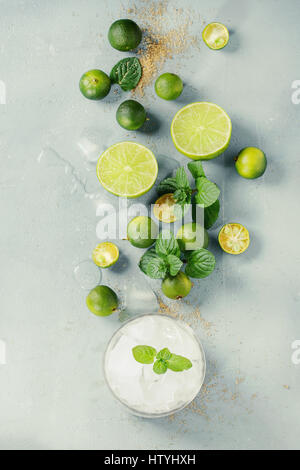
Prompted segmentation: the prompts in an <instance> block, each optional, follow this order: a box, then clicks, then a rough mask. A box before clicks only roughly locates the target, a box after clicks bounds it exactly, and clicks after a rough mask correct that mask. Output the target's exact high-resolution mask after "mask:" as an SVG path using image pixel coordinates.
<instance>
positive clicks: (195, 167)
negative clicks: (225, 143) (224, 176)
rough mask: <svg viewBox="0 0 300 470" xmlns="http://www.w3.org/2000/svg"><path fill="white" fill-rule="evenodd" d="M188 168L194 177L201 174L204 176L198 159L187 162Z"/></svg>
mask: <svg viewBox="0 0 300 470" xmlns="http://www.w3.org/2000/svg"><path fill="white" fill-rule="evenodd" d="M188 169H189V170H190V172H191V173H192V175H193V177H194V179H197V178H200V177H201V176H205V173H204V170H203V166H202V163H201V162H199V161H198V162H190V163H188Z"/></svg>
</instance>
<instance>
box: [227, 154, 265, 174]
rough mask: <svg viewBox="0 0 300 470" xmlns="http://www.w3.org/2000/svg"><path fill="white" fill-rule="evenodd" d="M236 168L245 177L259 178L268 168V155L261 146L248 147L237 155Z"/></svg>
mask: <svg viewBox="0 0 300 470" xmlns="http://www.w3.org/2000/svg"><path fill="white" fill-rule="evenodd" d="M235 168H236V171H237V172H238V174H239V175H240V176H242V177H243V178H247V179H255V178H259V177H260V176H262V175H263V174H264V172H265V171H266V168H267V158H266V155H265V154H264V152H263V151H262V150H260V149H259V148H256V147H246V148H244V149H243V150H241V151H240V153H239V154H238V156H237V157H236V159H235Z"/></svg>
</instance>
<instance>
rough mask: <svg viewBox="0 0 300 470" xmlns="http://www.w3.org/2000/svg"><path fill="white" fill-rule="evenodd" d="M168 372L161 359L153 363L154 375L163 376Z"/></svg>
mask: <svg viewBox="0 0 300 470" xmlns="http://www.w3.org/2000/svg"><path fill="white" fill-rule="evenodd" d="M167 370H168V366H167V364H166V362H165V361H163V360H162V359H159V360H158V361H155V362H154V364H153V371H154V372H155V373H156V374H159V375H161V374H165V373H166V372H167Z"/></svg>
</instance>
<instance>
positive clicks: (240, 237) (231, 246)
mask: <svg viewBox="0 0 300 470" xmlns="http://www.w3.org/2000/svg"><path fill="white" fill-rule="evenodd" d="M218 240H219V243H220V246H221V248H222V250H224V251H225V252H226V253H229V254H231V255H240V254H241V253H243V252H244V251H246V250H247V248H248V246H249V244H250V236H249V232H248V230H247V229H246V227H244V226H243V225H241V224H236V223H234V224H226V225H224V226H223V227H222V228H221V230H220V233H219V236H218Z"/></svg>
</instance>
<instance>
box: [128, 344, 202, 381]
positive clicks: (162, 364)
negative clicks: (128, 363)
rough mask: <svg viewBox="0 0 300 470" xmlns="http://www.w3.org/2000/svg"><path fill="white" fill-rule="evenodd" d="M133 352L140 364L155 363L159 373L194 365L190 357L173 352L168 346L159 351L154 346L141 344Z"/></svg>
mask: <svg viewBox="0 0 300 470" xmlns="http://www.w3.org/2000/svg"><path fill="white" fill-rule="evenodd" d="M132 354H133V357H134V359H135V360H136V361H137V362H139V363H140V364H153V371H154V372H155V373H156V374H158V375H162V374H165V373H166V372H167V370H168V369H170V370H172V371H173V372H182V371H184V370H188V369H190V368H191V367H192V366H193V364H192V363H191V361H190V360H189V359H187V358H186V357H184V356H179V355H178V354H172V353H171V352H170V351H169V349H168V348H164V349H162V350H161V351H159V352H157V351H156V349H155V348H153V347H152V346H145V345H139V346H135V347H134V348H132Z"/></svg>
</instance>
